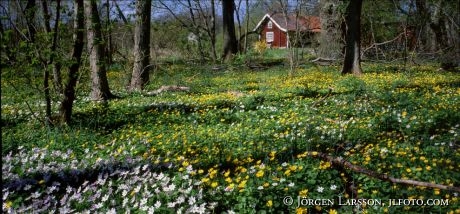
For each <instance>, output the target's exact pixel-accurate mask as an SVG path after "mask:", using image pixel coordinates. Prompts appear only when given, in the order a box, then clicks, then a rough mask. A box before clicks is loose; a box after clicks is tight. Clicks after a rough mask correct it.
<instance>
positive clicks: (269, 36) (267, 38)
mask: <svg viewBox="0 0 460 214" xmlns="http://www.w3.org/2000/svg"><path fill="white" fill-rule="evenodd" d="M274 40H275V34H274V33H273V32H266V33H265V41H266V42H273V41H274Z"/></svg>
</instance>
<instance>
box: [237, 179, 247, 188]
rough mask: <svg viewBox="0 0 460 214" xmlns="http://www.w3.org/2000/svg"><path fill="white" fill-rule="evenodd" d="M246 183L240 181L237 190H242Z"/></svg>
mask: <svg viewBox="0 0 460 214" xmlns="http://www.w3.org/2000/svg"><path fill="white" fill-rule="evenodd" d="M246 182H247V180H242V181H241V182H240V183H239V184H238V188H239V189H244V187H246Z"/></svg>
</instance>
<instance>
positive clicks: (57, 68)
mask: <svg viewBox="0 0 460 214" xmlns="http://www.w3.org/2000/svg"><path fill="white" fill-rule="evenodd" d="M42 8H43V16H44V18H45V30H46V32H47V33H48V34H52V35H53V41H52V45H51V53H52V54H51V57H50V61H49V63H48V64H54V66H53V82H54V88H55V90H56V91H57V92H58V93H60V94H63V89H62V77H61V63H59V62H57V61H55V56H56V49H57V45H58V44H57V43H58V31H59V19H60V14H61V13H60V12H61V0H57V1H56V18H55V20H54V28H53V31H51V24H50V19H51V15H50V14H49V11H48V1H47V0H42Z"/></svg>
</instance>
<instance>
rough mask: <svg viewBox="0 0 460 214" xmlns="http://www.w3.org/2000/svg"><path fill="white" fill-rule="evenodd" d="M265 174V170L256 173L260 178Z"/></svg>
mask: <svg viewBox="0 0 460 214" xmlns="http://www.w3.org/2000/svg"><path fill="white" fill-rule="evenodd" d="M262 176H264V171H263V170H259V171H258V172H257V173H256V177H258V178H260V177H262Z"/></svg>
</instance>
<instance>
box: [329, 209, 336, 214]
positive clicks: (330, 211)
mask: <svg viewBox="0 0 460 214" xmlns="http://www.w3.org/2000/svg"><path fill="white" fill-rule="evenodd" d="M329 214H338V212H337V210H334V209H330V210H329Z"/></svg>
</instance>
